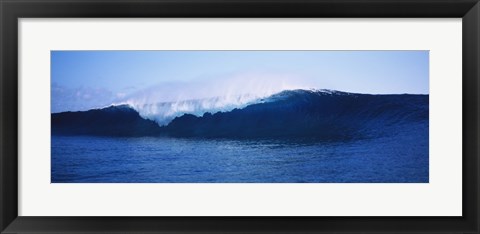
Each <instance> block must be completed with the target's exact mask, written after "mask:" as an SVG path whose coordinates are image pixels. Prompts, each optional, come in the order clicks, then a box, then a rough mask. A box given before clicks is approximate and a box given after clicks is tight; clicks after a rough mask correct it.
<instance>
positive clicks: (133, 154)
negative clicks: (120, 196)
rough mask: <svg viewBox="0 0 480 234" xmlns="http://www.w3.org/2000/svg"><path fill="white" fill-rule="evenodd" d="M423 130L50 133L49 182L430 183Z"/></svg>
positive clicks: (426, 143) (426, 147) (425, 139)
mask: <svg viewBox="0 0 480 234" xmlns="http://www.w3.org/2000/svg"><path fill="white" fill-rule="evenodd" d="M420 131H423V132H425V129H423V130H422V129H420ZM426 131H428V128H427V129H426ZM423 136H424V134H403V135H401V134H400V135H397V136H389V137H380V138H379V137H375V138H371V139H368V138H367V139H359V140H350V141H340V142H338V141H334V142H328V141H309V140H296V141H286V140H278V139H277V140H268V139H263V140H228V139H196V138H195V139H190V138H169V137H123V138H122V137H98V136H52V138H51V140H52V141H51V142H52V145H51V149H52V155H51V156H52V158H51V166H52V167H51V182H52V183H428V182H429V163H428V162H429V158H428V137H423Z"/></svg>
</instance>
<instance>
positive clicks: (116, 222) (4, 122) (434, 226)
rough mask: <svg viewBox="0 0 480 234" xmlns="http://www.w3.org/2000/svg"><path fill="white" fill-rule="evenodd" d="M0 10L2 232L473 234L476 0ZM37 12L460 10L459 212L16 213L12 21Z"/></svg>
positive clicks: (30, 3) (11, 5) (298, 0)
mask: <svg viewBox="0 0 480 234" xmlns="http://www.w3.org/2000/svg"><path fill="white" fill-rule="evenodd" d="M0 14H1V27H0V30H1V32H0V33H1V48H0V53H1V57H0V63H1V66H0V74H1V78H0V87H1V95H0V112H1V118H0V129H1V131H0V139H1V141H0V149H1V151H0V167H1V173H0V232H1V233H187V232H188V233H191V232H195V233H267V232H268V233H287V232H288V233H307V232H308V233H334V232H337V233H338V232H364V233H365V232H366V233H370V232H385V233H394V232H395V233H399V232H402V233H403V232H412V233H413V232H415V233H420V232H430V233H432V232H434V233H435V232H438V233H440V232H441V233H445V232H449V233H478V232H479V186H478V182H479V175H480V174H479V160H478V156H479V155H478V153H479V140H480V139H479V133H480V131H479V110H480V109H479V93H480V92H479V91H480V86H479V67H480V60H479V58H480V47H479V44H480V4H479V3H478V0H456V1H455V0H258V1H252V0H223V1H219V0H142V1H136V0H118V1H108V0H100V1H93V0H62V1H58V0H37V1H35V0H0ZM36 17H39V18H50V17H52V18H58V17H65V18H73V17H88V18H105V17H136V18H138V17H140V18H141V17H221V18H223V17H241V18H244V17H261V18H264V17H286V18H288V17H314V18H316V17H335V18H337V17H348V18H351V17H374V18H377V17H380V18H383V17H386V18H393V17H395V18H396V17H399V18H406V17H408V18H410V17H411V18H426V17H432V18H451V17H455V18H462V19H463V23H462V30H463V31H462V37H463V39H462V40H463V41H462V43H463V44H462V47H463V48H462V49H463V55H462V59H463V66H462V70H463V71H462V72H463V77H462V89H463V90H462V92H463V93H462V98H463V101H462V108H463V112H462V115H463V117H462V118H463V123H462V125H463V126H462V128H463V129H462V131H463V132H462V134H463V145H462V147H463V155H462V157H463V175H462V176H463V181H462V186H463V191H462V192H463V206H462V209H463V215H462V216H461V217H25V216H18V207H17V203H18V197H17V196H18V184H17V181H18V162H17V159H18V148H17V147H18V129H17V126H18V76H17V75H18V64H17V62H18V41H17V40H18V19H19V18H36ZM132 202H133V201H132ZM438 205H439V206H441V205H442V204H438Z"/></svg>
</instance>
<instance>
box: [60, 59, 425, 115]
mask: <svg viewBox="0 0 480 234" xmlns="http://www.w3.org/2000/svg"><path fill="white" fill-rule="evenodd" d="M298 88H302V89H332V90H339V91H346V92H354V93H370V94H402V93H409V94H428V93H429V53H428V51H52V52H51V104H52V106H51V111H52V113H57V112H63V111H79V110H88V109H92V108H101V107H105V106H108V105H111V104H121V103H128V104H132V105H136V106H137V107H140V106H144V105H146V104H153V103H162V102H179V101H185V100H194V99H206V98H207V99H208V98H212V97H226V99H225V100H224V102H222V103H223V104H222V105H227V104H229V103H230V104H231V102H232V97H237V96H239V95H241V96H242V97H248V98H246V99H242V100H245V102H248V101H249V100H250V99H251V98H258V97H263V96H268V95H271V94H273V93H275V92H279V91H282V90H285V89H298ZM235 101H238V99H235ZM225 103H226V104H225Z"/></svg>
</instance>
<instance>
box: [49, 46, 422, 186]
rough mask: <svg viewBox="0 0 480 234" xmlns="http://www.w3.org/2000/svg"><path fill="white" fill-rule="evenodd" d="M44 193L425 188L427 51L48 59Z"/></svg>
mask: <svg viewBox="0 0 480 234" xmlns="http://www.w3.org/2000/svg"><path fill="white" fill-rule="evenodd" d="M50 55H51V183H428V182H429V51H315V50H312V51H290V50H288V51H280V50H279V51H271V50H269V51H261V50H255V51H248V50H244V51H227V50H225V51H223V50H222V51H206V50H205V51H202V50H195V51H95V50H93V51H81V50H80V51H51V54H50Z"/></svg>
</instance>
